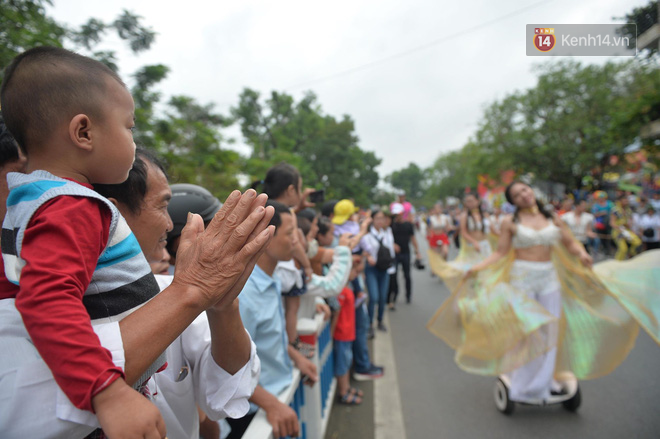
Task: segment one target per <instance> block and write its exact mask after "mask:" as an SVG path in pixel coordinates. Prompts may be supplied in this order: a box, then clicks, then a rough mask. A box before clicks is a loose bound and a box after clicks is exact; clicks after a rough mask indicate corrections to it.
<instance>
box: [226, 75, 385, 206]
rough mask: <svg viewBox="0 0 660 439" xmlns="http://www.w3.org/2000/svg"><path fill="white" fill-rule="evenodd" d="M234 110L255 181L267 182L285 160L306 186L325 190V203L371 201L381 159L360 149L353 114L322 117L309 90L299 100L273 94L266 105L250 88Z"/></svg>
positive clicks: (368, 202) (283, 94)
mask: <svg viewBox="0 0 660 439" xmlns="http://www.w3.org/2000/svg"><path fill="white" fill-rule="evenodd" d="M231 112H232V116H233V117H234V119H235V120H236V121H237V122H238V124H239V125H240V128H241V132H242V134H243V138H244V140H245V142H246V143H247V144H248V145H249V146H250V147H251V148H252V154H251V156H250V158H249V159H248V160H247V164H246V168H245V172H246V173H247V174H248V175H249V176H250V177H251V178H252V179H253V180H261V179H263V177H264V175H265V173H266V171H267V170H268V168H270V167H271V166H273V165H274V164H276V163H279V162H281V161H286V162H288V163H291V164H292V165H294V166H296V167H297V168H298V169H299V170H300V172H301V174H302V176H303V180H304V184H305V185H306V186H313V187H316V188H319V189H320V188H323V189H325V190H326V198H327V199H341V198H352V199H354V200H355V201H356V203H358V204H360V205H368V204H370V203H371V200H372V197H373V196H374V195H375V194H376V185H377V184H378V173H377V172H376V167H377V166H378V165H379V164H380V162H381V160H380V159H379V158H378V157H376V155H375V154H374V153H373V152H369V151H364V150H362V149H361V148H360V147H359V144H358V142H359V140H358V138H357V136H356V135H355V124H354V122H353V120H352V119H351V118H350V117H349V116H347V115H344V116H343V117H342V118H341V119H337V118H335V117H334V116H330V115H327V114H324V113H323V111H322V109H321V106H320V105H319V104H318V102H317V99H316V95H314V94H313V93H311V92H308V93H306V94H305V95H304V96H303V97H302V99H300V101H299V102H295V100H294V99H293V97H292V96H290V95H287V94H286V93H278V92H275V91H274V92H272V93H271V94H270V97H269V98H268V99H267V100H265V101H263V102H262V101H261V99H260V95H259V93H258V92H257V91H254V90H251V89H249V88H246V89H244V90H243V92H242V93H241V95H240V97H239V103H238V105H237V106H236V107H234V108H232V110H231Z"/></svg>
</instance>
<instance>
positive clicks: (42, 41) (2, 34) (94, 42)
mask: <svg viewBox="0 0 660 439" xmlns="http://www.w3.org/2000/svg"><path fill="white" fill-rule="evenodd" d="M0 5H1V6H0V68H2V69H4V68H5V67H6V66H7V65H8V64H9V63H10V62H11V60H12V59H13V58H14V57H15V56H16V55H18V54H19V53H21V52H23V51H25V50H27V49H30V48H32V47H35V46H56V47H69V48H72V49H76V50H85V51H87V52H88V55H90V56H93V57H94V58H96V59H98V60H99V61H101V62H103V63H105V64H106V65H108V66H109V67H110V68H112V69H113V70H115V71H117V70H118V67H117V63H116V61H117V60H116V56H115V53H114V52H113V51H108V50H97V46H98V45H99V44H100V43H101V41H102V40H103V37H104V36H106V33H107V32H108V31H115V32H116V33H117V35H118V36H119V38H121V39H122V40H124V41H126V42H127V43H128V44H129V47H130V48H131V50H132V51H133V53H140V52H142V51H145V50H148V49H149V48H150V47H151V44H152V43H153V42H154V39H155V37H156V34H155V32H154V31H152V30H151V29H149V28H147V27H145V26H143V25H142V24H141V21H140V20H141V17H140V16H138V15H135V14H133V13H131V12H129V11H126V10H124V11H123V12H122V13H121V14H120V15H119V16H118V17H117V18H116V19H115V20H113V21H112V22H110V23H104V22H102V21H101V20H98V19H96V18H90V19H89V20H88V21H87V23H85V24H84V25H82V26H81V27H80V29H72V28H69V27H67V26H65V25H62V24H60V23H57V22H56V21H55V20H53V19H52V18H50V17H48V16H47V15H46V6H47V5H52V1H51V0H2V2H1V3H0ZM1 79H2V73H0V80H1Z"/></svg>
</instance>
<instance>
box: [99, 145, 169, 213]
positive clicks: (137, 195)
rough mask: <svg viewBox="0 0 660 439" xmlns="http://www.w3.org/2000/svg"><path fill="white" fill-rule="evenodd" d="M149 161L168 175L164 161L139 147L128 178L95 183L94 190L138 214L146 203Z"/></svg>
mask: <svg viewBox="0 0 660 439" xmlns="http://www.w3.org/2000/svg"><path fill="white" fill-rule="evenodd" d="M147 163H151V164H152V165H153V166H155V167H156V168H157V169H160V170H161V171H163V174H165V177H167V171H166V170H165V166H164V165H163V163H162V162H161V161H160V160H159V159H158V157H156V155H155V154H154V153H152V152H151V151H149V150H148V149H144V148H138V149H137V150H136V151H135V161H134V162H133V167H132V168H131V171H130V172H129V173H128V178H127V179H126V181H125V182H123V183H120V184H95V185H94V190H95V191H96V192H98V193H99V194H101V195H103V196H104V197H106V198H114V199H116V200H117V201H119V202H120V203H122V204H123V205H125V206H126V207H127V208H128V210H129V211H130V212H131V213H132V214H133V215H138V214H139V213H140V211H141V210H142V206H143V205H144V197H145V196H146V195H147V189H148V188H147Z"/></svg>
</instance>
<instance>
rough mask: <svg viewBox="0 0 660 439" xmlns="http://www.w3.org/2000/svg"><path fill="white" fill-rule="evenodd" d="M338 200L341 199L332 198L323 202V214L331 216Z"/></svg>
mask: <svg viewBox="0 0 660 439" xmlns="http://www.w3.org/2000/svg"><path fill="white" fill-rule="evenodd" d="M338 202H339V200H330V201H326V202H325V203H323V206H321V215H323V216H327V217H328V218H330V216H331V215H334V213H335V204H337V203H338Z"/></svg>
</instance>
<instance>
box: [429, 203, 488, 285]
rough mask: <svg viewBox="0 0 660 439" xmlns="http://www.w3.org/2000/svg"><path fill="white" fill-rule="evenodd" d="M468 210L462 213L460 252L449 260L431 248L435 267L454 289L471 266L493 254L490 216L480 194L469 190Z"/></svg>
mask: <svg viewBox="0 0 660 439" xmlns="http://www.w3.org/2000/svg"><path fill="white" fill-rule="evenodd" d="M463 205H464V206H465V210H464V211H463V212H462V213H461V214H460V215H459V219H458V224H459V225H458V229H459V235H460V247H459V253H458V256H457V257H456V259H454V260H452V261H451V262H446V261H445V259H443V258H442V255H441V254H440V253H438V252H435V251H431V250H429V252H428V257H429V263H430V266H431V271H432V272H433V273H435V274H437V275H438V276H439V277H440V278H441V279H442V280H443V281H444V283H445V284H446V285H447V287H448V288H449V289H450V290H453V289H455V288H456V287H457V286H458V284H459V282H460V280H461V279H462V278H463V276H464V275H465V273H466V272H467V270H468V269H469V268H470V267H472V266H473V265H474V264H477V263H479V262H481V261H483V260H484V259H485V258H487V257H488V256H490V254H491V253H492V248H491V245H490V242H489V241H488V236H487V219H486V217H485V215H484V214H483V212H482V210H481V202H480V201H479V198H478V197H477V195H475V194H473V193H468V194H466V195H465V197H464V198H463Z"/></svg>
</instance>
